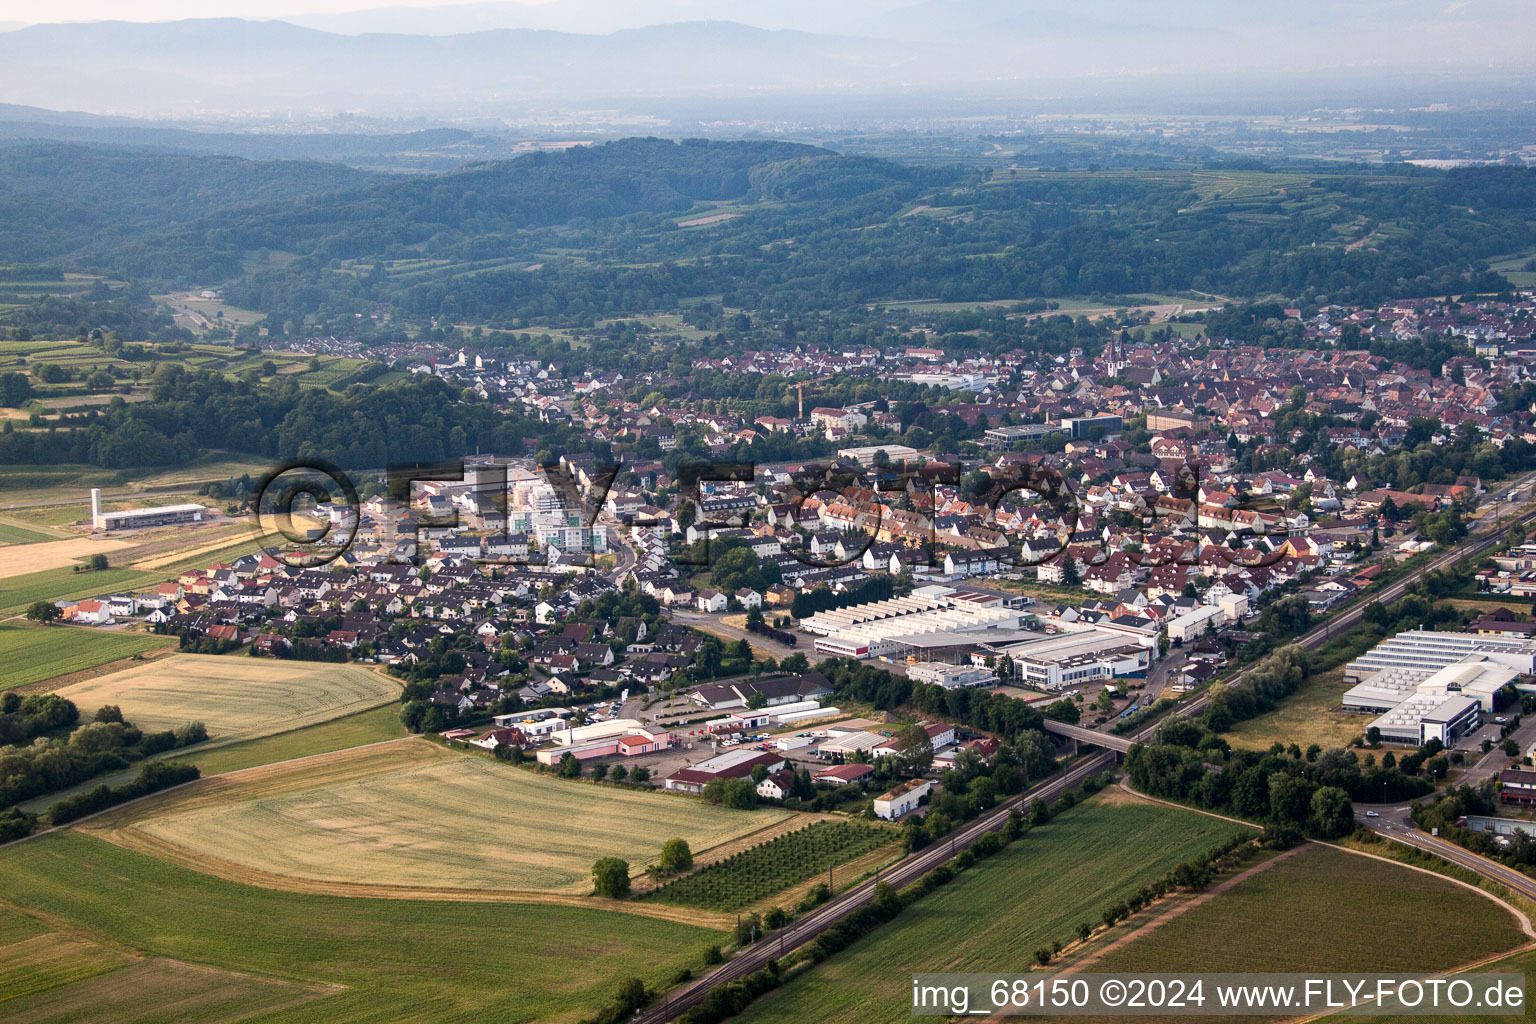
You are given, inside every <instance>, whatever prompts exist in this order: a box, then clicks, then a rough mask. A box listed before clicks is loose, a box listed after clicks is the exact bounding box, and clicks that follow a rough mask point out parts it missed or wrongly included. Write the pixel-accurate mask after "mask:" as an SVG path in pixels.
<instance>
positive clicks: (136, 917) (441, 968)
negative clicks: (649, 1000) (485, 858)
mask: <svg viewBox="0 0 1536 1024" xmlns="http://www.w3.org/2000/svg"><path fill="white" fill-rule="evenodd" d="M0 875H3V876H4V877H5V879H6V884H5V887H4V890H3V892H0V942H5V943H8V944H7V945H5V946H3V947H0V950H3V953H0V961H3V962H4V964H5V965H6V966H5V967H4V968H0V971H3V972H4V973H3V978H0V1018H3V1019H5V1020H6V1021H15V1020H29V1021H31V1020H38V1021H41V1020H50V1021H66V1020H70V1021H90V1022H92V1024H96V1022H108V1024H118V1022H121V1024H126V1022H129V1021H164V1022H172V1021H174V1022H187V1024H193V1022H196V1024H227V1022H232V1021H235V1020H245V1019H248V1017H249V1016H250V1015H251V1014H252V1013H258V1014H259V1015H260V1019H261V1020H262V1021H263V1022H264V1024H373V1022H378V1021H381V1020H389V1021H391V1022H418V1024H453V1022H479V1021H485V1020H488V1019H495V1020H499V1021H510V1022H519V1024H521V1022H528V1021H540V1022H550V1024H573V1022H575V1021H577V1020H579V1019H581V1018H583V1017H586V1016H590V1015H591V1014H592V1013H593V1012H594V1011H595V1010H597V1009H598V1008H599V1007H600V1006H602V1005H603V1004H605V1003H606V1002H607V1001H608V1000H609V999H610V998H611V997H612V995H613V992H614V990H615V988H616V987H617V984H618V981H619V980H620V979H622V978H626V977H631V976H637V977H640V978H642V979H643V980H644V981H645V982H646V983H647V984H648V985H653V986H655V985H659V984H661V983H662V982H663V981H665V980H666V979H667V978H668V977H670V976H671V975H672V974H673V973H675V972H676V971H677V970H678V969H679V968H681V967H685V966H686V967H692V968H693V969H695V970H697V969H698V968H699V967H700V966H701V955H702V951H703V950H704V948H705V947H707V946H709V945H711V944H714V943H719V942H721V941H722V940H723V938H724V936H723V934H722V933H720V932H716V931H712V930H709V929H705V928H701V927H697V926H694V925H689V924H680V923H676V922H672V921H664V920H657V919H654V918H650V917H642V916H638V915H633V914H614V913H608V912H606V911H602V910H598V909H592V908H587V907H579V906H567V905H539V904H507V903H474V902H429V901H422V900H378V899H349V898H339V897H330V896H313V895H304V894H300V893H293V892H280V891H275V890H271V889H262V888H255V887H252V886H246V885H239V884H236V883H233V882H228V881H225V880H223V879H220V878H214V877H212V876H209V875H205V874H199V873H197V872H194V871H188V870H187V869H185V868H181V867H177V866H175V865H173V864H167V863H165V862H163V861H160V860H156V859H154V858H152V857H146V856H144V855H142V854H138V853H134V852H132V851H129V850H125V849H122V848H121V847H117V846H114V845H112V844H110V843H106V842H102V841H101V840H99V839H95V838H92V837H90V836H87V835H84V834H82V833H80V832H78V831H74V830H67V831H64V832H59V833H54V834H51V835H46V836H41V837H39V838H37V839H33V840H30V841H28V842H24V843H20V844H18V845H15V846H11V847H8V848H6V849H4V850H0ZM637 950H638V951H643V955H637V952H636V951H637ZM491 1008H494V1012H488V1011H489V1010H490V1009H491Z"/></svg>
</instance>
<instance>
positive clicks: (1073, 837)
mask: <svg viewBox="0 0 1536 1024" xmlns="http://www.w3.org/2000/svg"><path fill="white" fill-rule="evenodd" d="M1236 829H1237V826H1235V825H1233V824H1232V823H1231V822H1226V821H1221V820H1220V819H1217V818H1212V817H1210V816H1208V815H1203V814H1197V813H1195V812H1193V811H1185V810H1180V809H1177V808H1172V807H1166V806H1162V805H1156V804H1148V803H1143V802H1141V801H1138V800H1133V799H1131V798H1128V797H1126V796H1125V795H1124V794H1121V793H1119V792H1116V791H1109V792H1105V793H1102V794H1100V795H1099V796H1097V797H1095V798H1093V799H1092V800H1090V801H1088V802H1087V803H1084V804H1080V805H1078V806H1077V807H1075V808H1073V809H1072V810H1070V811H1066V812H1064V813H1063V814H1061V815H1059V816H1058V817H1056V818H1054V819H1053V820H1052V821H1050V822H1049V823H1048V824H1045V825H1042V826H1040V827H1037V828H1034V829H1031V830H1030V831H1029V833H1028V834H1026V835H1025V836H1024V837H1022V838H1020V839H1018V840H1017V841H1015V842H1014V843H1012V844H1010V845H1009V846H1008V848H1007V849H1006V850H1004V851H1003V852H1002V853H999V854H997V855H996V856H993V857H989V858H987V859H985V860H982V861H980V862H978V863H977V864H976V865H975V866H974V867H972V868H971V869H969V870H967V871H965V872H964V873H962V874H961V875H960V876H959V877H958V878H956V879H955V880H954V881H953V882H951V883H949V884H948V885H946V886H943V887H942V888H940V889H937V890H935V891H934V892H933V893H931V894H930V895H928V896H925V897H924V898H923V899H921V900H919V901H918V902H917V903H914V904H913V905H912V906H910V907H908V908H907V909H906V910H905V911H903V912H902V915H901V917H899V918H897V919H896V920H895V921H893V922H891V923H890V924H887V925H884V926H882V927H881V928H879V929H878V930H876V931H875V932H873V933H872V934H870V935H869V936H866V937H865V938H863V939H861V940H860V941H858V942H857V943H855V944H854V945H853V946H851V947H849V948H848V949H846V950H844V951H842V952H840V953H838V954H837V955H836V956H834V957H832V958H831V959H830V960H827V961H825V962H824V963H821V964H819V965H817V966H816V967H813V968H811V969H810V970H809V971H807V972H806V973H805V974H803V975H801V976H799V977H797V978H795V979H794V980H793V981H790V982H789V983H787V984H786V985H784V986H783V987H782V988H779V989H777V990H775V991H773V992H770V993H768V994H767V995H766V996H764V997H763V998H762V999H760V1000H758V1001H757V1002H756V1003H754V1004H753V1005H752V1006H751V1007H750V1008H749V1009H748V1010H747V1011H746V1012H745V1013H744V1014H742V1015H741V1016H740V1017H738V1018H736V1019H737V1020H738V1021H739V1022H741V1024H757V1022H774V1024H777V1022H780V1021H795V1022H796V1024H809V1022H815V1021H828V1022H831V1021H836V1022H838V1024H869V1022H874V1021H890V1022H892V1024H895V1022H905V1021H909V1020H910V1019H911V1016H912V1010H911V983H912V982H911V979H912V975H913V974H914V973H918V972H923V971H940V970H942V971H1004V972H1009V973H1016V972H1018V971H1020V970H1023V969H1025V967H1026V965H1028V964H1030V963H1032V962H1033V953H1034V950H1035V949H1037V948H1039V947H1040V946H1042V945H1048V944H1050V943H1051V942H1052V941H1054V940H1057V939H1060V940H1063V941H1065V940H1067V939H1068V938H1069V937H1071V934H1072V930H1073V929H1074V928H1075V927H1076V926H1077V924H1078V923H1079V922H1081V921H1097V920H1098V919H1099V915H1100V914H1101V913H1102V912H1103V910H1104V908H1105V907H1106V906H1109V905H1110V904H1112V903H1115V902H1118V901H1120V900H1123V899H1125V898H1126V897H1128V896H1129V895H1131V894H1132V893H1133V892H1135V891H1136V890H1137V889H1139V888H1141V886H1143V885H1145V884H1146V883H1147V882H1150V881H1152V880H1154V879H1156V878H1160V877H1162V876H1163V875H1165V874H1167V873H1168V871H1169V870H1171V869H1172V868H1173V867H1175V866H1176V865H1178V864H1180V863H1182V862H1183V861H1186V860H1188V859H1190V858H1191V857H1194V856H1196V855H1197V854H1201V853H1204V852H1205V851H1207V850H1209V849H1210V848H1211V847H1213V846H1216V845H1217V844H1218V843H1221V842H1223V841H1225V840H1226V839H1227V838H1228V837H1229V836H1230V835H1232V833H1233V832H1234V831H1235V830H1236Z"/></svg>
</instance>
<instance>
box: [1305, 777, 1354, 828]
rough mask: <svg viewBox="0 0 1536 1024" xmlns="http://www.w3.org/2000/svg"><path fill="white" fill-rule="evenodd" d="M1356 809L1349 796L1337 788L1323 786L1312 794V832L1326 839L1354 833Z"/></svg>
mask: <svg viewBox="0 0 1536 1024" xmlns="http://www.w3.org/2000/svg"><path fill="white" fill-rule="evenodd" d="M1354 827H1355V808H1354V805H1353V804H1351V803H1350V800H1349V794H1348V793H1345V792H1344V791H1343V790H1342V789H1340V788H1339V787H1337V786H1323V787H1322V788H1320V789H1319V790H1318V791H1317V792H1316V793H1313V794H1312V831H1313V832H1315V833H1316V834H1317V835H1319V836H1321V837H1322V838H1324V839H1338V838H1339V837H1340V836H1346V835H1348V834H1349V833H1350V832H1352V831H1354Z"/></svg>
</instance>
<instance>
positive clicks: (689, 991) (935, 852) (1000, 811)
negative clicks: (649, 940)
mask: <svg viewBox="0 0 1536 1024" xmlns="http://www.w3.org/2000/svg"><path fill="white" fill-rule="evenodd" d="M1112 758H1113V755H1111V754H1109V753H1103V752H1101V753H1098V754H1093V755H1092V756H1090V757H1087V758H1085V759H1083V760H1082V761H1081V762H1079V763H1078V764H1076V765H1073V766H1072V768H1070V769H1069V770H1067V771H1065V772H1063V773H1062V774H1060V775H1057V776H1054V777H1052V778H1050V779H1047V780H1046V781H1044V782H1042V783H1041V784H1040V785H1038V786H1035V787H1033V788H1032V789H1030V790H1028V791H1026V792H1024V793H1021V794H1019V795H1018V796H1015V797H1012V798H1011V799H1009V800H1006V801H1004V802H1003V803H1001V804H999V805H998V806H997V807H995V808H993V809H992V810H990V811H987V812H986V813H985V814H982V815H981V816H980V817H978V818H976V819H975V820H974V821H971V822H970V823H968V824H966V825H963V826H961V827H960V828H958V829H956V830H955V831H954V832H952V833H951V834H950V835H949V836H948V837H946V838H945V839H943V840H941V841H940V842H938V843H935V844H934V845H932V846H929V847H927V848H926V849H923V850H919V851H918V852H917V853H914V854H912V855H911V856H908V857H906V858H905V859H903V860H901V861H899V862H897V863H896V864H895V865H894V866H892V867H891V868H889V869H887V870H886V871H885V872H884V873H882V874H881V875H880V877H879V881H881V882H888V883H890V884H891V885H892V886H894V887H895V888H897V889H900V888H901V887H903V886H905V885H910V884H911V883H913V882H915V881H917V880H918V879H919V878H920V877H922V876H923V875H924V874H926V873H928V872H929V871H932V870H933V869H934V868H936V867H938V866H939V865H940V864H943V863H944V862H945V861H947V860H949V859H950V858H951V857H953V856H955V855H956V854H958V853H959V852H960V851H961V850H964V849H966V848H967V847H969V846H970V845H971V844H972V843H974V842H975V841H976V840H978V839H980V838H981V837H982V836H983V835H985V834H986V833H988V832H995V831H996V830H998V829H1000V828H1002V827H1003V825H1004V824H1005V823H1006V822H1007V820H1008V812H1009V811H1011V810H1012V809H1013V808H1014V807H1019V808H1020V809H1021V810H1022V809H1024V808H1027V807H1028V806H1029V804H1030V803H1031V802H1033V801H1035V800H1046V801H1050V800H1055V799H1056V798H1057V797H1059V796H1061V795H1062V794H1063V793H1065V792H1067V791H1068V790H1071V789H1076V788H1077V787H1078V786H1080V785H1081V784H1082V781H1083V779H1084V778H1086V777H1087V776H1089V775H1092V774H1095V773H1097V772H1101V771H1103V770H1104V769H1106V768H1108V767H1109V766H1110V765H1111V764H1112V763H1113V761H1112ZM875 885H876V879H873V878H871V879H868V880H866V881H863V882H860V883H859V884H858V885H856V886H854V887H853V888H852V889H849V890H848V891H847V892H845V893H842V894H841V895H839V896H836V897H834V898H833V899H831V900H829V901H827V902H826V903H823V904H822V905H821V906H820V907H818V908H816V909H815V910H813V911H811V912H810V913H808V914H805V915H804V916H802V917H799V918H796V919H795V920H794V921H791V922H790V923H789V924H787V925H785V926H784V927H783V928H781V929H779V930H778V931H777V932H775V933H774V934H773V935H772V936H771V937H770V938H768V939H765V940H763V941H762V942H759V943H757V944H756V945H753V946H748V947H747V948H746V949H744V950H742V951H741V952H739V953H737V954H736V956H735V957H734V958H733V959H732V960H730V961H729V962H727V963H725V964H722V965H721V966H719V967H716V968H715V969H714V970H713V971H710V972H709V973H708V974H706V975H704V976H702V977H700V978H698V979H696V980H694V981H692V982H689V983H687V984H686V985H684V986H683V987H682V988H681V989H679V990H677V991H674V992H671V993H668V995H667V999H666V1001H665V1002H663V1003H661V1004H659V1005H657V1006H653V1007H651V1008H650V1009H649V1010H646V1011H644V1012H642V1013H639V1014H637V1015H636V1016H635V1018H634V1019H635V1021H636V1022H638V1024H664V1022H665V1021H669V1020H672V1019H673V1018H675V1017H676V1016H678V1015H679V1014H681V1013H683V1012H684V1011H686V1010H688V1009H689V1008H691V1007H693V1006H695V1005H697V1004H698V1003H699V1002H700V1001H701V1000H702V999H703V998H704V997H705V996H706V995H708V994H709V993H710V992H711V991H712V990H714V989H715V988H717V987H719V986H720V985H724V984H727V983H728V982H732V981H735V980H737V979H738V978H742V977H745V976H746V975H748V974H751V973H753V972H754V971H757V970H760V969H762V967H763V965H765V964H766V963H767V962H768V961H769V960H771V959H774V958H776V957H780V956H783V955H784V954H785V953H787V952H788V951H790V950H792V949H795V948H797V947H798V946H801V945H803V944H805V943H807V942H810V941H811V940H812V939H814V938H816V936H818V935H820V934H821V933H822V932H823V931H825V930H826V929H827V928H829V927H831V926H832V925H834V924H836V923H837V922H838V921H841V920H842V919H843V918H844V917H846V916H847V915H848V914H850V913H852V912H853V911H854V910H856V909H858V908H859V907H862V906H864V905H865V904H866V903H869V902H870V901H872V900H873V899H874V894H875Z"/></svg>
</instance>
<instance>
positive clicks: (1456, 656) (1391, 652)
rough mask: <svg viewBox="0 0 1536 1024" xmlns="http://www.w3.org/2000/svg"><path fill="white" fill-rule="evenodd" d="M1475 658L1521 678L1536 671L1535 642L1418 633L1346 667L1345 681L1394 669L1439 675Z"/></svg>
mask: <svg viewBox="0 0 1536 1024" xmlns="http://www.w3.org/2000/svg"><path fill="white" fill-rule="evenodd" d="M1474 654H1481V655H1484V656H1486V657H1489V658H1492V659H1493V660H1494V661H1498V662H1501V663H1503V664H1505V665H1508V666H1510V667H1511V668H1514V669H1517V670H1518V671H1519V672H1521V673H1522V674H1529V673H1530V672H1532V671H1533V670H1536V640H1532V639H1529V638H1526V637H1516V636H1485V635H1480V634H1477V633H1449V632H1447V633H1440V632H1435V631H1432V630H1422V629H1415V630H1408V631H1406V632H1403V633H1399V634H1397V635H1396V636H1394V637H1392V638H1391V639H1389V640H1383V641H1382V642H1381V643H1379V644H1377V645H1376V646H1375V647H1373V648H1371V649H1370V650H1369V651H1367V652H1366V653H1365V654H1363V655H1361V656H1360V657H1358V658H1356V659H1355V660H1354V661H1352V662H1350V663H1349V664H1348V665H1346V666H1344V681H1345V682H1348V683H1358V682H1361V681H1362V680H1365V679H1368V678H1369V677H1371V676H1373V675H1375V674H1376V673H1378V672H1383V671H1386V670H1387V669H1394V668H1396V669H1425V670H1428V671H1429V672H1438V671H1439V670H1440V669H1443V668H1445V667H1447V666H1449V665H1454V664H1455V663H1456V662H1458V661H1461V660H1462V659H1464V658H1466V657H1468V656H1470V655H1474Z"/></svg>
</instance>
